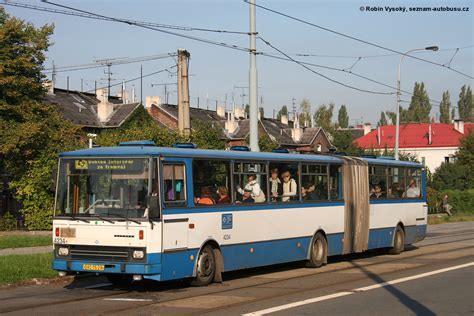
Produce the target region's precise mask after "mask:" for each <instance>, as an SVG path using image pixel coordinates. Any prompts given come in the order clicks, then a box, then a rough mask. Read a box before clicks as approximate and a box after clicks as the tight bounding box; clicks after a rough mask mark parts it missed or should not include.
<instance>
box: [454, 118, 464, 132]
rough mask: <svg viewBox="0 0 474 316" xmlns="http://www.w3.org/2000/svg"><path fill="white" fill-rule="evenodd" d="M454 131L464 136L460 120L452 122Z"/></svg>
mask: <svg viewBox="0 0 474 316" xmlns="http://www.w3.org/2000/svg"><path fill="white" fill-rule="evenodd" d="M454 129H455V130H457V131H458V132H459V133H461V134H463V135H464V122H463V121H462V120H454Z"/></svg>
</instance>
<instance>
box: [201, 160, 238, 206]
mask: <svg viewBox="0 0 474 316" xmlns="http://www.w3.org/2000/svg"><path fill="white" fill-rule="evenodd" d="M230 179H231V177H230V162H229V161H220V160H219V161H218V160H199V159H196V160H194V161H193V190H194V204H195V205H196V206H206V205H213V204H230V203H232V200H231V196H232V194H230V192H231V181H230Z"/></svg>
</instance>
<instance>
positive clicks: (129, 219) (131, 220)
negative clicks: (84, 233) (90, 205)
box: [109, 214, 142, 225]
mask: <svg viewBox="0 0 474 316" xmlns="http://www.w3.org/2000/svg"><path fill="white" fill-rule="evenodd" d="M109 216H116V217H120V218H123V219H125V220H126V221H129V222H133V223H136V224H138V225H141V224H142V223H140V222H139V221H137V220H134V219H131V218H128V216H122V215H119V214H109Z"/></svg>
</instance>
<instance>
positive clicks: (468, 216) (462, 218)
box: [428, 213, 474, 225]
mask: <svg viewBox="0 0 474 316" xmlns="http://www.w3.org/2000/svg"><path fill="white" fill-rule="evenodd" d="M471 221H474V214H473V213H458V214H454V215H453V216H447V215H445V214H443V215H442V216H439V217H438V216H430V217H429V218H428V224H430V225H436V224H444V223H455V222H471Z"/></svg>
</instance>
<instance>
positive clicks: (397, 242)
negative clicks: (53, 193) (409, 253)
mask: <svg viewBox="0 0 474 316" xmlns="http://www.w3.org/2000/svg"><path fill="white" fill-rule="evenodd" d="M404 249H405V232H404V231H403V229H402V228H401V227H400V226H397V228H396V229H395V237H394V239H393V247H392V248H391V249H390V250H389V251H388V253H389V254H391V255H398V254H400V253H401V252H402V251H403V250H404Z"/></svg>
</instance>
